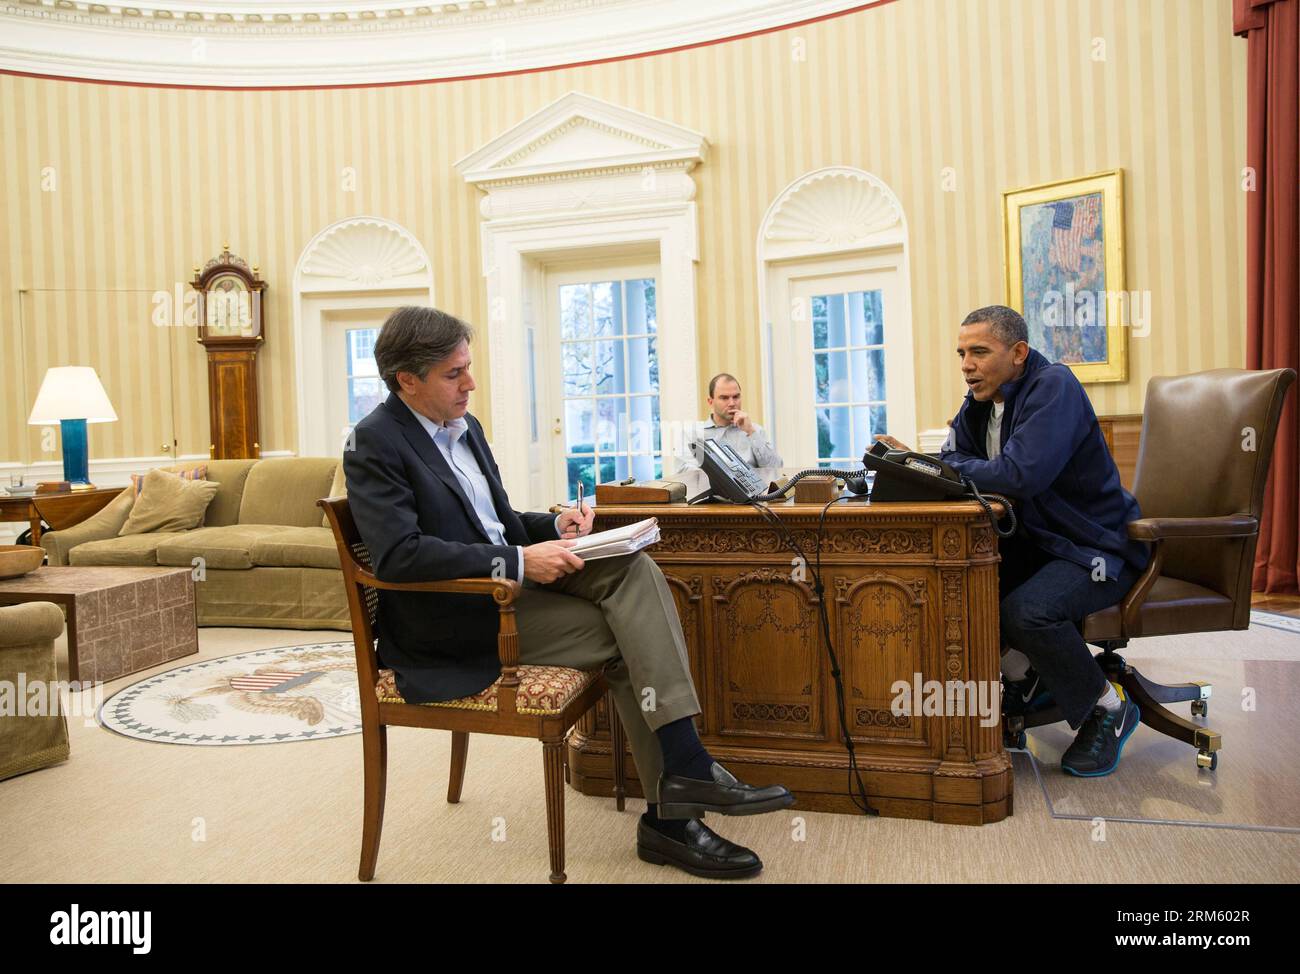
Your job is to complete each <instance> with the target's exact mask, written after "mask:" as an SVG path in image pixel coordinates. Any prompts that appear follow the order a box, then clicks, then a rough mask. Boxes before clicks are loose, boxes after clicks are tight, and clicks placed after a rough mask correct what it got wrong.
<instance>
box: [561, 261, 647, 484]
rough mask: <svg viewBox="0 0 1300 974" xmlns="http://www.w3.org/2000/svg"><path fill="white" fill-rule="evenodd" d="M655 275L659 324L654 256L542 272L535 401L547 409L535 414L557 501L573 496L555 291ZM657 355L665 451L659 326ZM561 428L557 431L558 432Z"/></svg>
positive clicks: (566, 265)
mask: <svg viewBox="0 0 1300 974" xmlns="http://www.w3.org/2000/svg"><path fill="white" fill-rule="evenodd" d="M646 277H653V278H654V279H655V311H656V320H657V317H658V307H659V302H658V297H659V291H658V288H659V284H658V281H659V277H660V272H659V267H658V265H657V264H655V263H654V259H653V258H652V257H649V256H647V257H643V258H641V259H637V258H635V257H629V258H627V259H613V258H609V257H604V256H602V255H600V254H593V255H592V257H591V259H590V260H589V261H587V260H574V261H569V260H566V261H564V262H562V263H560V264H552V265H549V266H547V267H546V268H544V275H543V284H542V286H543V287H544V288H545V294H544V303H543V304H542V305H541V312H542V313H541V315H540V316H539V321H538V329H537V335H538V336H539V337H541V338H542V341H541V342H539V343H538V345H537V353H538V354H537V366H538V377H537V398H538V406H539V407H541V406H543V405H544V406H545V407H546V409H545V410H540V411H539V412H538V415H537V423H538V432H539V434H540V438H541V439H542V440H543V442H544V443H545V444H546V445H547V447H548V448H547V449H543V450H540V451H539V453H540V459H541V461H542V463H543V464H544V465H545V470H544V471H543V474H542V483H543V484H545V485H546V488H547V489H549V491H550V496H553V497H554V498H555V499H556V500H559V501H569V500H573V499H574V498H571V497H568V496H567V493H568V480H569V478H568V470H567V467H566V464H565V455H566V454H567V452H568V450H567V439H568V437H567V436H566V435H565V431H564V419H565V417H564V414H563V412H562V409H561V408H560V407H561V405H562V403H563V399H564V393H563V385H564V382H563V374H562V371H563V370H562V367H561V366H562V363H561V362H560V361H559V360H558V359H557V358H553V357H552V352H558V351H559V348H560V308H559V301H558V299H557V290H556V289H557V288H558V287H559V286H560V285H561V284H570V283H578V282H587V281H601V280H635V279H638V278H646ZM655 348H656V354H658V356H659V382H660V392H659V400H660V401H659V409H660V414H659V419H660V442H659V448H660V450H661V451H662V450H663V446H664V439H665V438H664V436H663V433H662V429H663V389H662V386H663V379H664V368H663V354H662V353H661V352H659V351H658V348H659V343H658V328H657V326H656V343H655ZM556 412H559V416H558V420H559V423H558V426H557V424H556V422H555V421H556V419H557V417H556V415H555V413H556ZM557 428H558V429H559V433H556V432H555V430H556V429H557Z"/></svg>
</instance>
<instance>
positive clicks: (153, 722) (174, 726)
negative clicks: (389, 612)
mask: <svg viewBox="0 0 1300 974" xmlns="http://www.w3.org/2000/svg"><path fill="white" fill-rule="evenodd" d="M99 722H100V723H101V724H102V725H103V726H105V727H107V728H108V729H109V730H111V731H115V732H116V733H118V734H122V735H124V736H126V737H133V738H136V739H138V740H142V741H154V742H157V743H163V744H192V745H200V746H204V747H213V746H221V745H237V744H287V743H294V742H298V741H314V740H321V739H322V738H330V737H344V736H346V735H349V734H359V733H360V732H361V702H360V699H359V698H358V696H357V669H356V661H355V657H354V656H353V647H352V643H351V642H350V641H349V642H332V643H313V644H311V645H307V646H286V647H283V648H278V649H262V650H257V651H256V652H251V653H238V654H236V655H234V656H223V657H221V658H219V659H212V660H207V661H205V662H202V663H193V664H191V665H189V666H182V667H180V668H178V669H174V670H168V671H167V672H165V673H159V674H157V675H156V676H151V677H149V678H148V679H145V680H142V681H140V682H139V683H136V684H133V685H132V686H129V687H127V688H126V689H124V690H120V691H118V692H117V693H115V694H113V696H111V697H109V698H108V699H107V700H106V701H104V704H103V706H102V707H100V710H99Z"/></svg>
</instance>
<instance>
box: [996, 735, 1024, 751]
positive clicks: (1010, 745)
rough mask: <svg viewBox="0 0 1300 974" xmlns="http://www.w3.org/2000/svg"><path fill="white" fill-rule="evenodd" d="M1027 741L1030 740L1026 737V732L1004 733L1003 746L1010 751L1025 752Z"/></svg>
mask: <svg viewBox="0 0 1300 974" xmlns="http://www.w3.org/2000/svg"><path fill="white" fill-rule="evenodd" d="M1027 740H1028V739H1027V738H1026V737H1025V732H1024V731H1003V732H1002V746H1003V747H1005V748H1007V749H1009V750H1014V749H1017V748H1018V749H1019V750H1022V751H1023V750H1024V749H1025V744H1026V742H1027Z"/></svg>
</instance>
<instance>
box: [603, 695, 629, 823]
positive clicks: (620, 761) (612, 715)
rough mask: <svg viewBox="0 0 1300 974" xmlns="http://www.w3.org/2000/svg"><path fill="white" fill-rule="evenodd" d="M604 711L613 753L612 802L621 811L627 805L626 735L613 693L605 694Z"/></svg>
mask: <svg viewBox="0 0 1300 974" xmlns="http://www.w3.org/2000/svg"><path fill="white" fill-rule="evenodd" d="M605 711H606V712H607V713H608V714H609V742H610V753H611V754H612V755H613V762H612V763H613V771H614V804H615V807H617V808H618V810H619V811H620V812H621V811H623V809H624V808H626V807H627V773H626V771H625V764H626V758H625V754H626V753H627V746H626V735H625V734H624V733H623V721H622V720H620V719H619V716H618V708H616V707H615V706H614V695H613V694H612V693H606V694H605Z"/></svg>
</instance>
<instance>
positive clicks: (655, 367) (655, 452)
mask: <svg viewBox="0 0 1300 974" xmlns="http://www.w3.org/2000/svg"><path fill="white" fill-rule="evenodd" d="M559 312H560V362H561V368H562V373H563V389H562V400H563V416H564V460H565V468H566V471H567V482H568V491H569V497H575V496H576V495H577V490H578V484H579V483H580V482H581V483H582V484H583V489H584V490H585V491H586V492H587V493H592V492H593V491H594V489H595V485H596V484H598V483H604V482H606V481H611V480H623V479H625V478H627V477H636V478H637V479H638V480H653V479H656V478H658V477H660V476H662V474H663V454H662V450H661V448H660V436H659V355H658V348H657V345H656V343H657V318H656V312H655V281H654V278H635V279H631V280H622V281H619V280H614V281H593V282H584V283H576V284H561V285H560V286H559Z"/></svg>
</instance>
